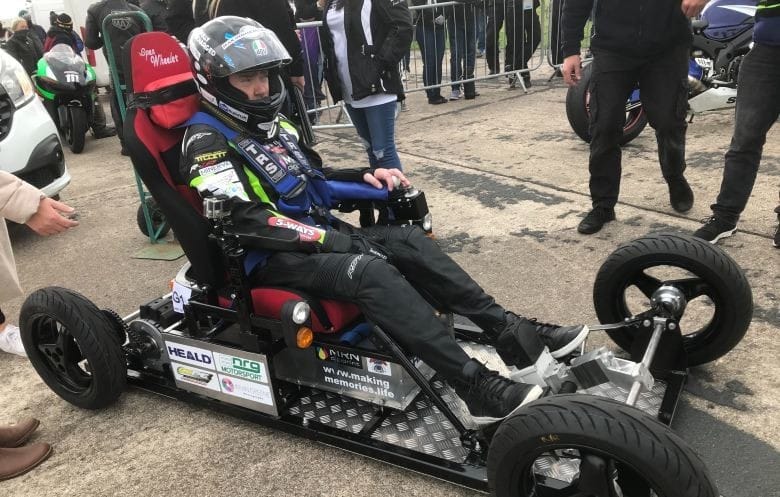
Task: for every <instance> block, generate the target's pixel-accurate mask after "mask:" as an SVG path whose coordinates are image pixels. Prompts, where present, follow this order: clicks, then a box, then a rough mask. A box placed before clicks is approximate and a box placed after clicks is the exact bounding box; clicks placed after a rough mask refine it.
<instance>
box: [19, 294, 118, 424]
mask: <svg viewBox="0 0 780 497" xmlns="http://www.w3.org/2000/svg"><path fill="white" fill-rule="evenodd" d="M19 321H20V327H21V335H22V343H23V344H24V349H25V350H26V351H27V356H28V357H29V358H30V362H31V363H32V365H33V367H34V368H35V370H36V371H37V372H38V375H39V376H40V377H41V379H43V381H44V382H45V383H46V384H47V385H48V386H49V388H51V389H52V390H53V391H54V393H56V394H57V395H59V396H60V397H62V398H63V399H65V400H66V401H68V402H70V403H71V404H73V405H75V406H78V407H81V408H84V409H99V408H101V407H106V406H108V405H110V404H112V403H113V402H114V401H116V399H118V398H119V396H120V395H121V394H122V392H123V391H124V389H125V385H126V381H127V380H126V376H127V364H126V360H125V355H124V352H123V351H122V348H121V345H120V344H119V341H118V340H117V336H116V331H115V330H114V329H113V326H112V323H111V322H110V321H109V320H108V318H107V317H106V316H105V315H104V314H103V312H102V311H101V310H100V309H98V308H97V307H96V306H95V305H94V304H93V303H92V302H90V301H89V300H87V299H86V298H85V297H83V296H82V295H80V294H78V293H76V292H74V291H72V290H68V289H65V288H58V287H47V288H42V289H40V290H37V291H35V292H33V293H32V294H31V295H30V296H29V297H27V300H25V301H24V304H23V305H22V310H21V312H20V316H19Z"/></svg>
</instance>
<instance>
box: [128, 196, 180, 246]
mask: <svg viewBox="0 0 780 497" xmlns="http://www.w3.org/2000/svg"><path fill="white" fill-rule="evenodd" d="M145 202H146V207H147V208H148V209H149V215H150V216H151V217H152V229H153V230H154V231H155V233H156V232H157V230H158V229H159V228H160V226H161V225H163V224H164V225H165V226H163V229H162V230H161V231H160V234H159V235H158V238H163V237H164V236H165V235H167V234H168V232H169V231H170V230H171V226H170V225H169V224H168V223H167V222H166V221H165V214H163V211H162V209H160V207H159V206H158V205H157V202H155V201H154V199H153V198H152V197H147V198H146V200H145ZM135 217H136V222H137V223H138V229H139V230H141V233H143V234H144V235H146V236H149V230H148V228H147V226H146V217H145V216H144V206H143V204H141V205H139V206H138V212H137V213H136V216H135Z"/></svg>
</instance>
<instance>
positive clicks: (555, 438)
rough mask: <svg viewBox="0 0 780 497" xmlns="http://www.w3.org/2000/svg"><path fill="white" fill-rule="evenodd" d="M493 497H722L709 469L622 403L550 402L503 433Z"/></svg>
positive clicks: (493, 471)
mask: <svg viewBox="0 0 780 497" xmlns="http://www.w3.org/2000/svg"><path fill="white" fill-rule="evenodd" d="M487 470H488V484H489V486H490V488H491V490H492V491H493V495H495V496H496V497H510V496H512V497H515V496H531V495H534V496H548V495H550V496H551V495H556V496H557V495H561V496H563V495H566V496H589V497H590V496H597V497H612V496H618V495H620V496H623V497H649V496H657V497H717V496H718V495H720V494H719V493H718V491H717V489H716V487H715V484H714V483H713V481H712V477H711V476H710V475H709V473H708V471H707V468H706V467H705V465H704V462H703V461H702V460H701V459H700V458H699V456H697V455H696V453H694V452H693V450H692V449H691V448H690V447H688V445H687V444H686V443H685V442H684V441H683V440H682V439H681V438H679V437H678V436H677V435H675V434H674V433H673V432H672V431H671V430H670V429H669V428H668V427H666V426H665V425H663V424H661V423H659V422H658V421H655V420H654V419H651V418H649V417H648V416H646V415H645V414H643V413H642V412H641V411H638V410H637V409H635V408H633V407H630V406H628V405H625V404H620V403H618V402H615V401H612V400H608V399H604V398H600V397H593V396H589V395H583V394H574V395H560V396H554V397H548V398H545V399H542V400H539V401H536V402H533V403H531V404H528V405H527V406H524V407H523V408H521V409H520V410H519V411H518V412H517V414H515V415H514V416H512V417H510V418H509V419H507V420H505V421H504V422H503V423H501V425H500V426H499V427H498V430H497V431H496V434H495V436H494V437H493V440H492V442H491V444H490V450H489V452H488V461H487Z"/></svg>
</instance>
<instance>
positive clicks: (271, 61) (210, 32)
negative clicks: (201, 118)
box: [187, 16, 292, 78]
mask: <svg viewBox="0 0 780 497" xmlns="http://www.w3.org/2000/svg"><path fill="white" fill-rule="evenodd" d="M187 45H188V49H189V51H190V53H191V54H192V55H193V57H194V59H195V60H196V61H199V63H200V64H201V65H202V66H203V67H202V70H203V71H204V72H205V73H207V74H209V75H210V76H211V77H214V78H224V77H227V76H230V75H231V74H235V73H237V72H242V71H246V70H249V69H271V68H274V67H280V66H283V65H286V64H289V63H290V61H291V60H292V58H291V57H290V54H289V53H287V49H285V48H284V46H283V45H282V43H281V42H280V41H279V38H277V37H276V35H275V34H274V33H273V32H272V31H271V30H269V29H267V28H264V27H263V26H262V25H260V24H259V23H257V22H256V21H252V20H251V19H247V18H242V17H235V16H223V17H217V18H216V19H213V20H211V21H209V22H207V23H206V24H204V25H203V26H201V27H199V28H196V29H195V30H193V31H192V33H191V34H190V37H189V40H188V43H187Z"/></svg>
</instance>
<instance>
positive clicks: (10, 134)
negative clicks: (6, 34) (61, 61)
mask: <svg viewBox="0 0 780 497" xmlns="http://www.w3.org/2000/svg"><path fill="white" fill-rule="evenodd" d="M0 169H1V170H3V171H8V172H9V173H13V174H15V175H16V176H18V177H20V178H21V179H23V180H24V181H27V182H28V183H30V184H32V185H34V186H36V187H38V188H40V189H41V190H42V191H43V193H45V194H46V195H48V196H50V197H56V196H57V195H59V193H60V191H62V189H63V188H65V187H66V186H68V183H70V174H69V173H68V168H67V167H65V155H64V154H63V153H62V143H61V142H60V137H59V135H58V134H57V128H56V127H55V126H54V122H53V121H52V120H51V117H49V113H48V112H46V109H45V108H44V106H43V104H42V103H41V101H40V100H39V99H38V97H37V95H36V94H35V90H34V89H33V84H32V81H31V80H30V77H29V76H28V75H27V73H26V72H25V70H24V68H23V67H22V65H21V64H20V63H19V62H17V61H16V59H14V58H13V57H11V56H10V55H9V54H8V53H7V52H5V51H4V50H0Z"/></svg>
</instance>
